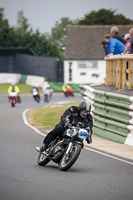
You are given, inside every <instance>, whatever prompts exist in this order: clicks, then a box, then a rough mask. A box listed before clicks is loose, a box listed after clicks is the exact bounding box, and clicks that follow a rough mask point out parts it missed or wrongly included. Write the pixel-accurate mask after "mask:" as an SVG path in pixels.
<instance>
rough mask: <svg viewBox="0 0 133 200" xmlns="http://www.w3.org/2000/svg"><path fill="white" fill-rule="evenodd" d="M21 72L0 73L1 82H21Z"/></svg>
mask: <svg viewBox="0 0 133 200" xmlns="http://www.w3.org/2000/svg"><path fill="white" fill-rule="evenodd" d="M20 78H21V74H10V73H0V83H10V84H11V83H13V84H16V83H18V82H19V79H20Z"/></svg>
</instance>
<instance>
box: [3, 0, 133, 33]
mask: <svg viewBox="0 0 133 200" xmlns="http://www.w3.org/2000/svg"><path fill="white" fill-rule="evenodd" d="M0 7H1V8H4V14H5V18H6V19H8V21H9V24H10V26H16V25H17V14H18V12H19V11H20V10H23V11H24V16H25V17H26V18H27V19H28V22H29V23H30V25H31V27H32V28H33V30H34V31H35V30H36V29H39V31H40V32H41V33H50V32H51V29H52V28H53V27H54V26H55V24H56V22H60V19H61V18H62V17H69V19H71V20H75V19H82V18H84V17H85V15H86V14H89V13H90V12H91V11H94V10H95V11H98V10H99V9H102V8H105V9H112V10H116V14H123V15H124V16H125V17H126V18H130V19H132V20H133V0H126V1H124V0H0Z"/></svg>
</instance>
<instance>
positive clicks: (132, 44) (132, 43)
mask: <svg viewBox="0 0 133 200" xmlns="http://www.w3.org/2000/svg"><path fill="white" fill-rule="evenodd" d="M129 33H130V39H129V42H128V44H127V45H126V48H125V50H124V51H123V53H121V54H125V53H127V51H129V50H130V53H131V54H133V28H131V29H130V30H129Z"/></svg>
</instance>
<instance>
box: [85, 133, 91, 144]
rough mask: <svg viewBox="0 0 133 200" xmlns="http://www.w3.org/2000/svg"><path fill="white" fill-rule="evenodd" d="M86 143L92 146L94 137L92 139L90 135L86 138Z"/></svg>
mask: <svg viewBox="0 0 133 200" xmlns="http://www.w3.org/2000/svg"><path fill="white" fill-rule="evenodd" d="M86 142H87V143H88V144H91V143H92V137H91V135H90V136H89V137H87V138H86Z"/></svg>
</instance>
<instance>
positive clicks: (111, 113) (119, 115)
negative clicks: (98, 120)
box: [93, 103, 132, 124]
mask: <svg viewBox="0 0 133 200" xmlns="http://www.w3.org/2000/svg"><path fill="white" fill-rule="evenodd" d="M94 107H95V110H94V111H93V113H95V114H97V115H101V116H104V117H106V118H110V119H114V120H117V121H120V122H124V123H126V124H129V120H130V119H132V117H131V116H129V110H124V109H119V108H116V107H111V106H106V105H101V104H99V103H94Z"/></svg>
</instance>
